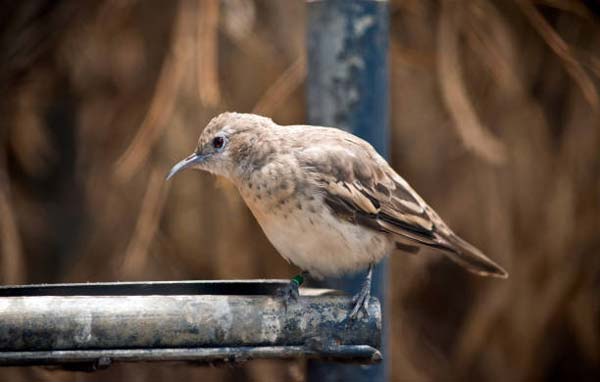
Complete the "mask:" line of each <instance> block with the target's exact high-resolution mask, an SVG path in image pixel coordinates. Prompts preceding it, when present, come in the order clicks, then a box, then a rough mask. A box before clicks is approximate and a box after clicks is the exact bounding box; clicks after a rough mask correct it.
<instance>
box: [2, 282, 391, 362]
mask: <svg viewBox="0 0 600 382" xmlns="http://www.w3.org/2000/svg"><path fill="white" fill-rule="evenodd" d="M284 282H285V281H279V280H247V281H184V282H139V283H93V284H92V283H90V284H63V285H60V284H54V285H29V286H27V285H26V286H8V287H0V366H9V365H60V366H63V367H66V368H77V369H80V368H85V369H95V368H102V367H107V366H109V365H110V364H111V363H113V362H135V361H191V362H198V363H220V362H233V363H237V362H242V361H246V360H249V359H254V358H279V359H281V358H295V357H308V358H319V359H330V360H337V361H344V362H357V363H374V362H378V361H379V360H380V359H381V354H380V352H379V351H378V350H377V349H378V348H379V346H380V337H381V312H380V308H379V302H378V301H377V299H374V298H373V299H372V303H371V305H370V310H369V313H370V314H369V316H368V317H363V318H361V319H358V320H356V321H352V320H348V319H347V314H348V309H349V307H350V306H351V303H350V298H349V297H348V296H346V295H342V294H340V293H339V292H336V291H332V290H326V289H302V295H301V297H300V299H299V301H298V303H295V304H290V305H289V306H288V307H287V308H286V307H285V306H284V304H283V303H282V302H281V301H280V300H279V299H276V298H273V297H271V295H272V294H273V292H274V291H275V289H276V288H277V287H279V286H281V285H283V283H284Z"/></svg>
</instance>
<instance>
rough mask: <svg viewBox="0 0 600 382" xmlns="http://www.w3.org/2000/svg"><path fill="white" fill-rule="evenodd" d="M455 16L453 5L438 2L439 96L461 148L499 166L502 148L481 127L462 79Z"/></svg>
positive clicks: (455, 8)
mask: <svg viewBox="0 0 600 382" xmlns="http://www.w3.org/2000/svg"><path fill="white" fill-rule="evenodd" d="M459 16H460V15H459V8H458V7H457V6H456V4H455V3H454V2H451V1H448V0H445V1H443V2H442V9H441V13H440V20H439V27H438V28H439V29H438V36H437V37H438V40H437V42H438V61H439V63H438V78H439V81H440V84H441V88H442V96H443V98H444V101H445V104H446V106H447V107H448V111H449V112H450V115H451V116H452V119H453V122H454V127H455V128H456V130H457V132H458V133H459V135H460V137H461V139H462V141H463V144H464V145H465V147H466V148H468V149H469V150H471V151H473V152H474V153H475V154H477V155H478V156H480V157H481V158H483V159H485V160H486V161H489V162H491V163H494V164H499V163H502V162H503V161H504V160H505V157H506V153H505V149H504V146H503V145H502V143H501V142H500V141H498V139H497V138H496V137H494V136H493V135H492V134H491V133H490V132H489V131H488V130H486V129H485V128H484V127H483V125H482V123H481V120H480V119H479V117H478V116H477V113H476V111H475V108H474V107H473V103H472V102H471V100H470V99H469V96H468V94H467V89H466V87H465V83H464V79H463V78H462V67H461V63H460V45H459V36H460V32H461V30H460V23H461V21H460V20H459Z"/></svg>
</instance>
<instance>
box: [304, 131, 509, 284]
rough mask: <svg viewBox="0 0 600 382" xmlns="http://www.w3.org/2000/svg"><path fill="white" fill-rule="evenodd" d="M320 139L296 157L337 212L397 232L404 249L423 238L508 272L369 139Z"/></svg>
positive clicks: (485, 268)
mask: <svg viewBox="0 0 600 382" xmlns="http://www.w3.org/2000/svg"><path fill="white" fill-rule="evenodd" d="M332 130H333V129H332ZM319 139H320V141H319V140H314V141H313V142H311V143H312V144H313V146H311V147H309V148H308V149H302V150H300V153H299V155H298V156H297V159H298V162H299V164H300V166H301V167H302V168H303V169H304V171H306V173H307V174H309V175H310V177H311V178H312V182H313V183H314V184H316V185H317V188H318V191H319V192H320V193H322V194H323V198H324V201H325V203H326V204H327V205H328V206H329V208H330V210H331V212H332V213H333V214H335V215H336V216H338V217H339V218H340V219H344V220H347V221H349V222H350V223H352V224H359V225H362V226H365V227H368V228H371V229H374V230H378V231H381V232H386V233H389V234H393V235H394V236H395V237H396V240H395V241H396V245H397V246H398V248H399V249H402V250H404V251H409V252H415V251H417V250H418V247H419V246H418V245H417V246H415V245H414V244H422V245H426V246H429V247H433V248H437V249H440V250H442V251H443V252H444V253H445V254H446V255H447V256H448V257H449V258H450V259H451V260H453V261H455V262H456V263H458V264H460V265H461V266H463V267H465V268H466V269H468V270H469V271H471V272H474V273H477V274H479V275H486V276H495V277H501V278H506V277H508V273H507V272H506V271H505V270H504V269H502V267H500V266H499V265H498V264H496V263H494V262H493V261H492V260H490V259H489V258H487V257H486V256H485V255H484V254H483V253H482V252H481V251H479V250H478V249H477V248H475V247H474V246H472V245H471V244H469V243H467V242H466V241H464V240H463V239H461V238H460V237H458V236H457V235H456V234H454V233H453V232H452V231H451V230H450V229H449V228H448V226H447V225H446V224H445V223H444V222H443V221H442V219H441V218H440V217H439V216H438V215H437V214H436V213H435V211H433V209H431V208H430V207H429V206H428V205H427V204H426V203H425V201H423V199H421V197H420V196H419V195H418V194H417V193H416V192H415V191H414V190H413V189H412V188H411V187H410V185H409V184H408V183H407V182H406V181H405V180H404V179H402V177H400V176H399V175H398V174H396V172H395V171H394V170H393V169H392V168H391V167H390V166H389V165H388V164H387V162H386V161H385V160H384V159H383V158H382V157H381V156H379V155H378V154H377V153H376V152H375V150H374V149H373V148H372V147H371V146H370V145H369V144H368V143H366V142H364V141H362V140H360V139H358V138H356V137H353V136H349V135H344V134H340V133H337V134H335V133H329V134H327V133H325V132H322V134H320V136H319ZM400 239H408V240H400ZM406 241H408V242H409V244H408V245H407V244H406Z"/></svg>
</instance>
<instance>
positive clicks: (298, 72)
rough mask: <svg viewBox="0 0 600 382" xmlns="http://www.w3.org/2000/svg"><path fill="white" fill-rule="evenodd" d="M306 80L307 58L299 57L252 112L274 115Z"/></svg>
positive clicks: (268, 90)
mask: <svg viewBox="0 0 600 382" xmlns="http://www.w3.org/2000/svg"><path fill="white" fill-rule="evenodd" d="M305 78H306V57H305V56H304V55H302V56H300V57H298V58H297V59H296V61H294V63H293V64H292V65H291V66H290V67H288V68H287V69H286V70H285V71H284V72H283V73H282V74H281V76H279V78H278V79H277V80H276V81H275V82H274V83H273V85H271V86H270V87H269V88H268V89H267V91H266V92H265V93H264V94H263V96H262V97H261V98H260V99H259V100H258V102H257V103H256V105H255V106H254V108H253V110H252V112H253V113H257V114H263V115H272V114H273V113H274V112H275V111H276V110H277V109H278V108H279V107H280V106H281V105H282V104H283V103H285V101H286V100H287V99H288V97H289V96H290V95H291V94H292V93H293V92H294V90H296V89H297V88H298V86H300V85H301V84H302V82H304V79H305Z"/></svg>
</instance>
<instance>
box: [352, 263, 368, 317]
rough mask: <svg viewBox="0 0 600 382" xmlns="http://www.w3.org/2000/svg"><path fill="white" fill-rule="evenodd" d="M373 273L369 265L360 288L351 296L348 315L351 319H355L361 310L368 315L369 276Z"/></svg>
mask: <svg viewBox="0 0 600 382" xmlns="http://www.w3.org/2000/svg"><path fill="white" fill-rule="evenodd" d="M372 274H373V265H370V266H369V270H368V271H367V276H366V277H365V281H364V282H363V284H362V287H361V288H360V291H359V292H358V293H357V294H355V295H354V296H352V304H353V308H352V311H351V312H350V314H349V315H348V317H349V318H350V319H351V320H356V319H357V318H358V314H359V313H360V312H361V311H362V312H363V314H364V316H365V317H369V300H370V299H371V276H372Z"/></svg>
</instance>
